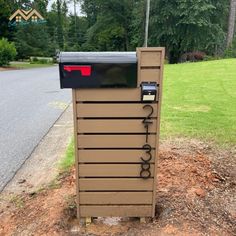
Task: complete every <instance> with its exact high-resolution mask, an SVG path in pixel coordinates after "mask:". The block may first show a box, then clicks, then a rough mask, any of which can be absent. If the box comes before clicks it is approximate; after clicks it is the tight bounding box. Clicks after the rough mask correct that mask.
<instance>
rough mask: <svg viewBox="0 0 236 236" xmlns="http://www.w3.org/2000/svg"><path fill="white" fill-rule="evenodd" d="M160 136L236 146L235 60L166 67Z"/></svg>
mask: <svg viewBox="0 0 236 236" xmlns="http://www.w3.org/2000/svg"><path fill="white" fill-rule="evenodd" d="M161 135H162V138H166V137H169V136H186V137H191V138H198V139H203V140H208V141H209V140H210V141H214V142H216V143H218V144H222V145H232V144H235V143H236V59H225V60H217V61H207V62H199V63H185V64H176V65H166V66H165V73H164V91H163V105H162V118H161Z"/></svg>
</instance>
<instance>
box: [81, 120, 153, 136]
mask: <svg viewBox="0 0 236 236" xmlns="http://www.w3.org/2000/svg"><path fill="white" fill-rule="evenodd" d="M152 122H153V123H152V124H150V125H149V132H152V133H155V132H156V120H152ZM78 132H79V133H146V128H145V127H144V124H143V120H141V119H139V120H78Z"/></svg>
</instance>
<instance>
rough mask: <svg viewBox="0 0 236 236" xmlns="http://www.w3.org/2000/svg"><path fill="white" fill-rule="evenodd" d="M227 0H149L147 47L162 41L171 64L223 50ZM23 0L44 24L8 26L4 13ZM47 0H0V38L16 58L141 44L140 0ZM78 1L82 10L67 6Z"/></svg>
mask: <svg viewBox="0 0 236 236" xmlns="http://www.w3.org/2000/svg"><path fill="white" fill-rule="evenodd" d="M232 1H235V0H217V1H215V0H172V1H165V0H151V12H150V26H149V41H148V43H149V46H165V47H166V51H167V56H168V59H169V61H170V62H171V63H176V62H179V61H180V59H181V56H182V55H188V54H189V53H190V54H191V53H192V52H202V55H203V54H204V53H206V54H208V55H210V56H211V55H212V56H214V55H223V54H224V50H225V48H226V36H227V31H228V19H229V12H230V7H229V6H230V2H232ZM29 2H31V3H32V5H33V7H34V8H36V9H37V10H38V11H39V12H40V13H41V14H42V15H43V16H44V17H45V18H46V20H47V23H46V24H43V25H38V26H36V25H31V24H30V25H27V26H19V27H16V28H14V29H12V28H9V27H8V18H9V16H10V14H11V13H12V12H13V11H14V10H16V9H17V8H19V7H20V6H21V5H22V3H29ZM48 3H49V0H0V37H7V38H8V39H9V40H11V41H14V42H15V44H16V47H17V50H18V51H19V53H18V57H22V58H26V57H29V56H31V55H34V56H40V55H44V56H46V55H47V56H51V55H53V54H54V53H55V51H56V50H58V49H60V50H65V51H93V50H95V51H128V50H135V48H136V47H141V46H143V43H144V27H145V25H144V24H145V11H146V0H106V1H104V0H53V4H52V7H51V8H50V9H49V8H48ZM78 3H80V4H81V11H82V14H83V15H81V14H79V15H77V13H76V12H74V11H73V10H72V12H69V11H68V4H73V5H74V4H78ZM231 19H233V18H232V17H231ZM231 28H232V27H231ZM229 50H231V49H229ZM227 55H229V53H227Z"/></svg>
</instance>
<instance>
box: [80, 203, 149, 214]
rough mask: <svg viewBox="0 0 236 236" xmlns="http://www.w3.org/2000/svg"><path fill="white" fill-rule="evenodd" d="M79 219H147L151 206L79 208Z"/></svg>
mask: <svg viewBox="0 0 236 236" xmlns="http://www.w3.org/2000/svg"><path fill="white" fill-rule="evenodd" d="M80 215H81V217H98V216H101V217H105V216H106V217H114V216H120V217H149V216H152V205H147V206H145V205H140V206H135V205H130V206H83V205H82V206H80Z"/></svg>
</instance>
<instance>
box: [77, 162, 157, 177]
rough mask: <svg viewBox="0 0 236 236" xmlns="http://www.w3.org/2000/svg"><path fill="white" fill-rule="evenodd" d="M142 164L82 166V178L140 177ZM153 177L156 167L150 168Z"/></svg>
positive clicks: (80, 174)
mask: <svg viewBox="0 0 236 236" xmlns="http://www.w3.org/2000/svg"><path fill="white" fill-rule="evenodd" d="M140 171H141V164H80V165H79V176H80V177H139V176H140ZM150 172H151V177H153V173H154V165H153V164H151V168H150Z"/></svg>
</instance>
